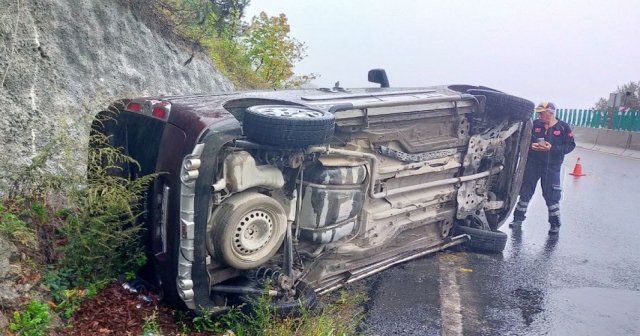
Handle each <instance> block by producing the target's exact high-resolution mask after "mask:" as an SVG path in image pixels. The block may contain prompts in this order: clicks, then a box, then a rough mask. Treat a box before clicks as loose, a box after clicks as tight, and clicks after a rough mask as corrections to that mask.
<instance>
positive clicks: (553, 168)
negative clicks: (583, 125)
mask: <svg viewBox="0 0 640 336" xmlns="http://www.w3.org/2000/svg"><path fill="white" fill-rule="evenodd" d="M535 111H536V113H538V119H537V120H535V121H534V122H533V130H532V132H531V133H532V134H531V148H530V150H529V157H528V159H527V165H526V167H525V169H524V177H523V180H522V187H521V188H520V199H519V200H518V204H517V205H516V209H515V211H514V213H513V222H512V223H511V224H509V227H520V226H521V225H522V222H523V221H524V219H525V213H526V212H527V206H529V201H530V200H531V197H532V196H533V193H534V192H535V190H536V184H538V180H540V184H541V185H542V195H543V196H544V199H545V201H546V202H547V208H548V209H549V224H550V225H551V228H550V229H549V234H558V233H559V232H560V198H561V196H562V185H561V183H560V168H561V167H562V162H563V161H564V156H565V155H566V154H569V153H571V151H573V150H574V149H575V148H576V143H575V141H574V139H573V133H572V132H571V127H569V125H568V124H567V123H565V122H564V121H562V120H558V119H556V116H555V113H556V106H555V104H553V103H549V102H544V103H542V104H540V105H538V107H536V109H535Z"/></svg>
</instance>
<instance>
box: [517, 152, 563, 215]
mask: <svg viewBox="0 0 640 336" xmlns="http://www.w3.org/2000/svg"><path fill="white" fill-rule="evenodd" d="M561 167H562V164H553V165H545V164H536V163H529V164H527V166H526V167H525V169H524V177H523V179H522V187H521V188H520V199H519V200H518V204H517V205H516V209H515V211H514V213H513V219H514V220H515V221H524V219H525V213H526V212H527V207H528V206H529V201H531V197H533V193H534V192H535V191H536V185H537V184H538V181H540V185H541V186H542V195H543V196H544V200H545V201H546V203H547V209H548V210H549V223H550V224H551V225H554V226H560V198H561V197H562V185H561V183H560V168H561Z"/></svg>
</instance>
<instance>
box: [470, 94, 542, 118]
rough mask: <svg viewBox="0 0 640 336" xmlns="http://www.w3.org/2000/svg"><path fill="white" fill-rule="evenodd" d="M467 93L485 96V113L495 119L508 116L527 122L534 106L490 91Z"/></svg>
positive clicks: (522, 100) (520, 99) (528, 102)
mask: <svg viewBox="0 0 640 336" xmlns="http://www.w3.org/2000/svg"><path fill="white" fill-rule="evenodd" d="M467 93H469V94H472V95H474V96H485V97H486V102H485V111H486V112H487V114H489V115H492V116H497V117H504V116H509V117H512V118H516V119H518V120H523V121H526V120H529V119H531V114H533V109H534V108H535V104H534V103H533V102H531V101H529V100H526V99H523V98H519V97H516V96H512V95H509V94H506V93H502V92H496V91H491V90H480V89H470V90H467Z"/></svg>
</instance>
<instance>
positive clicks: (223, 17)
mask: <svg viewBox="0 0 640 336" xmlns="http://www.w3.org/2000/svg"><path fill="white" fill-rule="evenodd" d="M248 5H249V0H158V1H156V2H155V3H154V4H151V5H149V6H152V11H155V12H157V13H159V15H160V16H161V17H163V18H164V22H165V23H166V25H167V26H169V27H170V28H171V30H172V31H173V32H174V33H176V34H177V35H179V36H181V37H183V38H185V39H187V40H190V41H193V42H196V43H198V44H200V45H201V46H203V47H204V48H205V50H206V51H207V53H208V54H209V57H211V59H212V60H213V61H214V62H215V63H216V65H217V66H218V68H220V70H221V71H222V72H223V73H224V74H225V75H226V76H227V77H228V78H229V79H231V80H232V81H233V82H234V83H235V84H236V85H237V86H238V87H239V88H251V89H260V88H284V87H297V86H300V85H302V84H304V83H306V82H308V81H310V80H313V79H315V78H316V77H317V75H315V74H306V75H301V76H294V73H293V67H294V65H295V63H296V62H299V61H300V60H302V59H303V58H304V57H306V55H305V50H306V47H305V45H304V43H302V42H300V41H298V40H297V39H295V38H293V37H291V36H290V31H291V29H290V26H289V23H288V21H287V17H286V15H285V14H280V15H278V16H274V17H269V16H268V15H267V14H266V13H264V12H262V13H261V14H260V15H258V16H256V17H253V18H252V19H251V21H250V23H249V24H247V23H245V22H244V21H243V16H244V9H245V8H246V7H247V6H248Z"/></svg>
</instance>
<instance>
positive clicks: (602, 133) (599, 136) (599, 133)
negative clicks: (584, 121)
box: [572, 126, 640, 158]
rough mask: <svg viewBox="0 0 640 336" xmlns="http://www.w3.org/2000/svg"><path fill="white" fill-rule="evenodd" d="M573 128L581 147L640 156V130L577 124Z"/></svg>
mask: <svg viewBox="0 0 640 336" xmlns="http://www.w3.org/2000/svg"><path fill="white" fill-rule="evenodd" d="M572 129H573V134H574V137H575V139H576V144H577V146H578V147H580V148H585V149H591V150H595V151H599V152H603V153H610V154H616V155H621V156H629V157H634V158H640V132H628V131H615V130H610V129H598V128H589V127H577V126H574V127H573V128H572Z"/></svg>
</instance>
